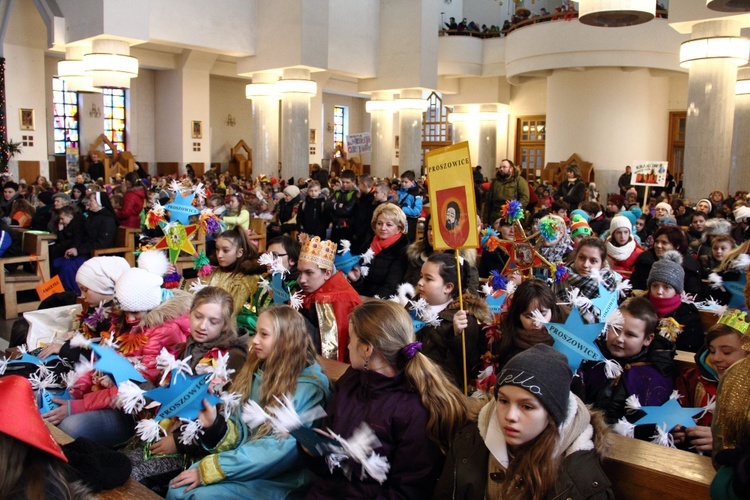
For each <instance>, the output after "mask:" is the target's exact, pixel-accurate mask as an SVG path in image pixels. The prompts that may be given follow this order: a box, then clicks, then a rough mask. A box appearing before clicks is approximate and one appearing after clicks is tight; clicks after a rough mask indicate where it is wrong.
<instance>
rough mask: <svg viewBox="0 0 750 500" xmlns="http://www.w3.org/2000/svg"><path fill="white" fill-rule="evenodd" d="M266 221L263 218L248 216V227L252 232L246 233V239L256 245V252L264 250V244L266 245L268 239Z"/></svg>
mask: <svg viewBox="0 0 750 500" xmlns="http://www.w3.org/2000/svg"><path fill="white" fill-rule="evenodd" d="M266 222H268V221H266V220H265V219H257V218H255V217H250V224H249V225H248V229H250V230H251V231H252V232H253V233H254V234H252V235H248V237H247V239H248V240H250V241H251V242H253V243H255V244H256V245H258V253H263V252H265V251H266V246H267V245H268V241H266Z"/></svg>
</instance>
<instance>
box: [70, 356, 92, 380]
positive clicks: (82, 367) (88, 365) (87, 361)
mask: <svg viewBox="0 0 750 500" xmlns="http://www.w3.org/2000/svg"><path fill="white" fill-rule="evenodd" d="M74 370H75V372H76V373H77V374H78V376H81V375H83V374H85V373H89V372H93V371H94V353H93V352H92V353H91V358H86V357H85V356H84V355H83V354H81V357H80V359H79V360H78V363H76V364H75V367H74Z"/></svg>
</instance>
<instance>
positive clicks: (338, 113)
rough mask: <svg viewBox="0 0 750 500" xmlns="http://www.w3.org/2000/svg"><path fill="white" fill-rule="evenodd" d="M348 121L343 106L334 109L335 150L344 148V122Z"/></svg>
mask: <svg viewBox="0 0 750 500" xmlns="http://www.w3.org/2000/svg"><path fill="white" fill-rule="evenodd" d="M345 120H346V108H345V107H343V106H334V107H333V149H334V150H335V149H336V148H341V147H343V146H344V136H345V135H346V132H345V131H344V121H345Z"/></svg>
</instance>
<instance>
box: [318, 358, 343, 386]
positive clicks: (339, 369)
mask: <svg viewBox="0 0 750 500" xmlns="http://www.w3.org/2000/svg"><path fill="white" fill-rule="evenodd" d="M318 363H320V366H321V368H323V373H325V374H326V376H327V377H328V380H330V381H331V384H333V383H334V382H336V381H337V380H338V379H339V377H341V376H342V375H343V374H344V372H345V371H346V370H347V369H348V368H349V366H350V365H348V364H347V363H342V362H341V361H336V360H335V359H326V358H324V357H322V356H318Z"/></svg>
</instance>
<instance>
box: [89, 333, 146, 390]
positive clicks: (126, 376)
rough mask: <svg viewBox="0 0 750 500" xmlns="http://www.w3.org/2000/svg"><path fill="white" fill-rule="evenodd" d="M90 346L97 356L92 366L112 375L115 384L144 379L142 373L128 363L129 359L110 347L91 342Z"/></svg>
mask: <svg viewBox="0 0 750 500" xmlns="http://www.w3.org/2000/svg"><path fill="white" fill-rule="evenodd" d="M90 348H91V350H92V351H94V354H96V358H97V359H96V362H95V363H94V368H96V369H97V370H99V371H100V372H102V373H106V374H107V375H109V376H110V377H112V379H114V381H115V384H116V385H120V384H121V383H123V382H125V381H126V380H133V381H135V382H145V381H146V379H145V378H143V375H141V373H140V372H139V371H138V370H136V369H135V367H134V366H133V365H132V364H130V361H128V360H127V359H126V358H125V357H124V356H122V355H121V354H120V353H118V352H117V351H115V350H114V349H112V348H111V347H105V346H102V345H99V344H96V343H93V342H92V343H91V345H90Z"/></svg>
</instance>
